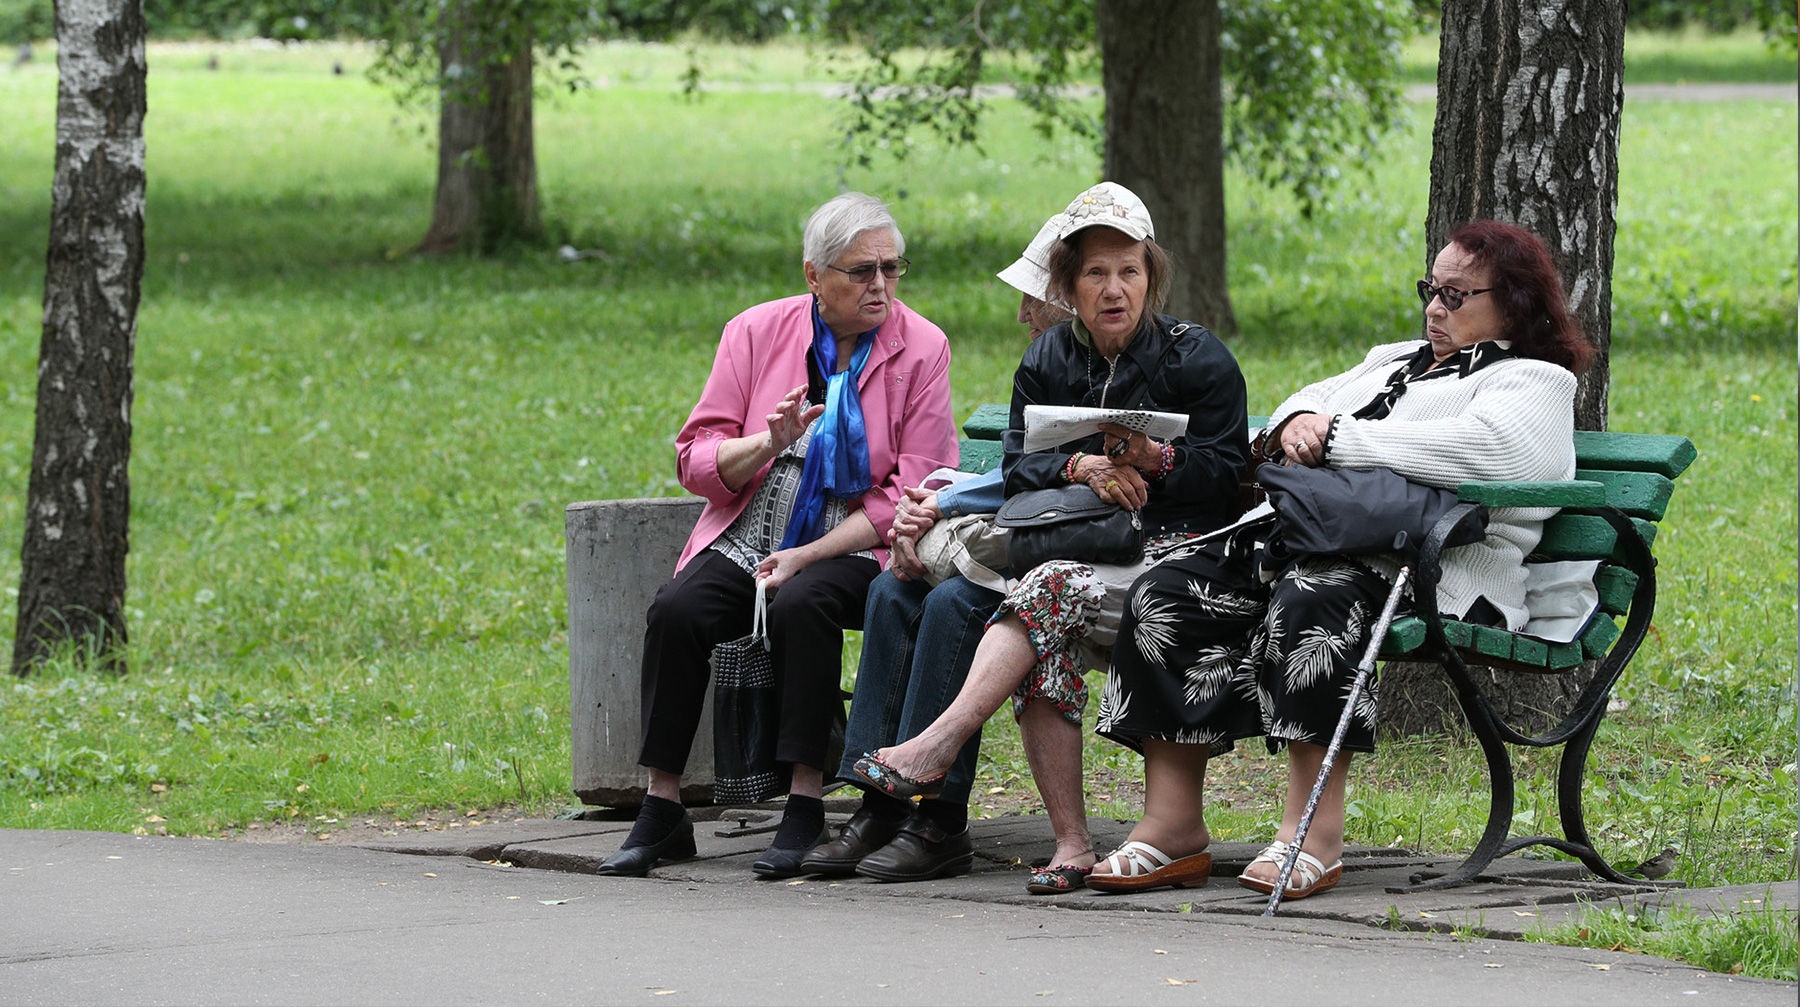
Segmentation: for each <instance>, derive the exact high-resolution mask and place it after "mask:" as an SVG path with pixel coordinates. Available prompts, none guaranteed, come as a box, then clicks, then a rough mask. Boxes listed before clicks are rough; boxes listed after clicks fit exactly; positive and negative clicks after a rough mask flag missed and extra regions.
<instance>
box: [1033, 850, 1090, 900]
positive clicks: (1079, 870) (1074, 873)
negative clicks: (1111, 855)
mask: <svg viewBox="0 0 1800 1007" xmlns="http://www.w3.org/2000/svg"><path fill="white" fill-rule="evenodd" d="M1083 852H1084V853H1092V852H1094V851H1093V850H1085V851H1083ZM1076 855H1077V856H1080V855H1081V854H1076ZM1092 873H1094V868H1093V866H1092V865H1089V866H1087V867H1076V866H1074V865H1073V864H1060V865H1058V866H1056V867H1039V868H1037V869H1036V870H1034V871H1032V872H1031V880H1030V881H1029V882H1027V883H1026V884H1025V890H1026V891H1027V892H1030V893H1031V894H1033V895H1061V894H1063V893H1064V892H1072V891H1074V890H1076V889H1077V888H1081V887H1083V886H1085V885H1086V884H1087V879H1088V875H1090V874H1092Z"/></svg>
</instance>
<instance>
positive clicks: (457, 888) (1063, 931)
mask: <svg viewBox="0 0 1800 1007" xmlns="http://www.w3.org/2000/svg"><path fill="white" fill-rule="evenodd" d="M0 867H3V868H4V877H5V881H4V887H3V888H0V1003H4V1004H8V1005H12V1004H19V1005H27V1004H127V1003H128V1004H345V1003H353V1004H364V1003H367V1004H413V1003H432V1004H465V1003H468V1004H494V1003H498V1004H511V1003H545V1002H548V1003H564V1002H575V1003H650V1004H663V1005H671V1007H672V1005H675V1004H680V1003H705V1004H731V1005H742V1004H811V1003H826V1004H830V1003H869V1004H914V1003H926V1002H930V1003H945V1004H961V1003H969V1004H1007V1003H1029V1004H1040V1005H1041V1004H1045V1003H1052V1004H1053V1003H1059V1002H1060V1003H1084V1004H1085V1003H1096V1004H1115V1003H1117V1004H1140V1003H1156V1004H1218V1003H1232V1004H1248V1003H1257V1004H1263V1003H1266V1004H1357V1003H1371V1004H1383V1005H1402V1004H1442V1003H1446V1002H1455V1003H1458V1004H1562V1003H1582V1004H1596V1005H1607V1004H1619V1005H1632V1007H1638V1005H1651V1004H1743V1005H1756V1004H1781V1005H1783V1007H1790V1005H1792V1004H1793V1003H1794V1002H1795V987H1794V986H1793V985H1792V984H1790V983H1782V982H1775V981H1769V980H1757V979H1744V978H1741V977H1732V976H1725V975H1719V974H1715V973H1707V972H1702V971H1698V970H1696V969H1693V968H1688V967H1684V966H1680V965H1676V964H1674V963H1671V962H1668V961H1664V960H1661V959H1655V958H1647V957H1644V956H1641V955H1630V954H1623V953H1609V952H1602V951H1594V950H1590V949H1581V948H1565V947H1556V946H1551V945H1541V944H1525V943H1519V942H1514V941H1494V940H1484V939H1476V940H1465V941H1459V940H1457V939H1455V938H1453V937H1449V936H1444V935H1438V934H1420V933H1388V932H1384V931H1380V930H1371V929H1369V928H1366V927H1359V926H1351V925H1346V924H1337V923H1332V922H1330V921H1320V920H1286V919H1282V920H1259V919H1255V918H1242V919H1230V918H1219V917H1208V916H1203V915H1185V914H1181V913H1171V912H1160V913H1138V912H1118V911H1074V910H1070V909H1066V908H1063V909H1057V908H1047V907H1033V906H1017V905H992V904H983V903H981V902H972V901H971V902H963V901H957V900H953V899H942V898H907V897H895V895H894V894H892V892H893V888H892V886H882V887H883V889H884V891H882V892H881V893H880V894H876V893H874V892H871V893H869V894H867V895H861V894H857V893H856V891H855V890H854V889H851V888H845V889H840V890H838V891H831V890H829V889H828V888H826V887H824V886H822V885H819V884H816V883H815V884H809V885H792V884H786V883H781V882H776V883H768V884H757V885H732V886H729V887H727V886H722V885H716V884H706V883H701V882H695V881H692V880H685V881H684V880H657V879H647V880H628V879H617V878H600V877H594V876H589V875H580V874H564V873H559V872H554V871H541V870H526V869H520V868H513V867H505V866H500V865H498V864H487V863H482V862H480V861H476V860H472V859H468V858H463V857H422V856H411V855H406V854H399V853H390V852H381V851H375V850H367V849H356V848H348V847H325V846H321V847H302V846H269V845H251V844H244V843H233V842H223V841H216V840H204V839H185V838H166V837H156V836H129V835H123V834H117V833H97V832H32V831H17V830H0Z"/></svg>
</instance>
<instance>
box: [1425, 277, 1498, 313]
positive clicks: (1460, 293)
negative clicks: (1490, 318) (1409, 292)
mask: <svg viewBox="0 0 1800 1007" xmlns="http://www.w3.org/2000/svg"><path fill="white" fill-rule="evenodd" d="M1492 289H1494V288H1493V287H1482V288H1481V289H1480V290H1458V289H1456V288H1455V287H1434V286H1432V285H1431V281H1430V280H1420V281H1419V303H1420V304H1430V303H1431V299H1432V298H1433V297H1439V298H1442V299H1443V301H1444V310H1446V311H1455V310H1456V309H1457V308H1460V307H1462V306H1463V299H1464V298H1466V297H1474V296H1475V295H1476V294H1485V293H1487V292H1488V291H1490V290H1492Z"/></svg>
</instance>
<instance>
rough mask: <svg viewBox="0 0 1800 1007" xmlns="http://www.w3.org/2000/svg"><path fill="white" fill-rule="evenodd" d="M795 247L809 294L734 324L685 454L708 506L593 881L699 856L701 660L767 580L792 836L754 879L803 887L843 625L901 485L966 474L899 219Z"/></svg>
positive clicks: (842, 201)
mask: <svg viewBox="0 0 1800 1007" xmlns="http://www.w3.org/2000/svg"><path fill="white" fill-rule="evenodd" d="M803 240H804V262H803V268H804V271H805V274H806V286H807V289H808V291H809V293H806V294H800V295H797V296H794V297H786V298H782V299H781V300H777V301H770V302H768V303H766V304H759V305H757V306H756V307H753V308H751V309H749V310H748V311H745V312H744V313H743V314H741V315H738V316H737V317H736V318H733V319H732V320H731V321H730V322H728V323H726V325H725V332H724V334H723V335H722V336H721V337H720V339H719V352H718V356H717V358H716V359H715V360H714V362H713V369H712V373H711V375H709V376H708V377H707V380H706V389H705V391H703V392H702V393H701V395H700V402H699V403H698V404H697V405H696V406H694V411H693V413H692V415H690V416H689V417H688V421H687V423H686V424H685V425H684V426H683V427H682V428H681V433H680V435H679V436H678V437H677V438H676V440H675V446H676V469H677V473H678V475H679V477H680V479H681V485H683V486H685V487H686V488H687V489H688V490H689V491H691V492H693V493H697V494H699V495H700V496H703V497H705V498H706V507H705V509H704V510H703V511H702V512H701V515H700V520H699V523H698V524H696V525H695V526H694V532H693V534H692V535H691V536H689V538H688V541H687V547H686V548H685V549H683V550H682V553H681V559H680V561H679V562H678V563H677V565H676V572H675V577H674V579H673V580H671V581H669V582H668V583H667V584H665V585H664V586H663V587H662V588H661V589H660V590H659V591H657V594H656V600H655V601H654V602H653V603H652V604H651V606H650V613H649V616H648V618H647V622H648V629H647V630H646V632H645V634H644V665H643V678H642V682H643V685H642V688H643V731H642V737H643V744H642V748H641V749H640V750H639V754H638V763H639V764H640V765H642V766H644V767H645V768H646V769H647V770H648V771H649V785H648V787H647V791H648V792H647V795H646V796H645V798H644V805H643V807H642V809H640V811H639V812H638V817H637V821H636V823H635V824H634V825H633V826H632V829H631V834H630V835H629V836H628V837H627V838H626V840H625V843H624V845H623V846H622V847H621V848H620V850H619V851H618V852H617V853H614V854H613V855H612V856H611V857H609V858H608V859H607V860H606V862H605V863H604V864H602V865H601V867H600V869H599V873H601V874H618V875H630V876H641V875H643V874H644V873H645V872H647V871H648V870H649V869H650V868H651V867H652V866H654V865H655V864H656V863H657V861H659V860H673V859H679V858H682V857H689V856H693V854H694V825H693V821H692V819H690V818H689V817H688V814H687V810H686V809H685V808H683V807H682V805H681V776H682V773H683V772H684V771H685V770H686V767H687V759H688V750H689V748H690V746H691V745H692V743H693V739H694V731H695V730H696V728H697V727H698V726H699V721H700V710H701V705H702V703H703V702H704V700H705V697H706V687H707V678H708V672H709V667H708V663H707V662H708V657H709V655H710V654H711V652H712V649H713V647H714V646H716V645H717V644H719V643H721V642H723V641H726V640H731V639H735V638H737V637H741V636H743V635H745V634H746V633H749V632H750V630H751V619H752V609H753V603H754V599H755V595H756V589H757V584H758V582H762V583H763V584H766V585H767V588H768V589H769V590H770V598H769V605H768V638H769V641H770V644H771V653H770V658H771V663H772V665H773V667H774V670H775V674H776V675H777V677H778V678H779V679H780V681H781V684H782V690H781V691H782V707H781V720H780V728H779V739H778V741H777V745H776V758H777V760H779V761H780V762H783V763H786V764H788V765H789V766H791V768H792V774H791V782H790V784H789V786H790V793H789V797H788V802H787V810H786V813H785V815H784V817H783V819H782V824H781V827H780V829H779V830H778V831H777V832H776V834H775V840H774V843H773V844H772V845H771V847H770V849H769V851H768V852H767V853H765V854H764V855H763V857H762V859H760V860H758V861H757V862H756V863H755V865H754V866H753V868H752V869H753V870H755V871H756V873H757V874H759V875H762V876H764V877H772V878H778V877H791V876H794V875H796V874H798V873H800V861H801V858H803V857H804V856H805V855H806V853H807V851H808V850H810V849H812V847H813V846H815V845H817V844H818V843H819V842H820V841H821V840H822V839H823V836H824V829H825V811H824V806H823V804H822V803H821V801H820V798H821V795H822V783H823V767H824V763H825V759H826V745H827V743H828V738H829V734H830V725H831V718H832V710H831V707H832V704H834V703H838V702H840V699H839V694H838V673H839V666H840V660H841V651H842V649H843V630H845V629H860V628H861V626H862V616H863V605H864V599H865V597H866V595H867V593H868V587H869V582H870V581H871V580H873V579H874V577H875V575H876V574H878V573H880V572H881V569H882V567H883V565H884V564H885V563H886V560H887V550H886V549H885V548H883V547H882V543H883V542H885V541H886V536H887V531H888V528H889V527H890V526H891V525H892V524H893V520H894V508H895V505H896V504H897V503H898V502H899V500H900V499H901V497H902V495H903V493H904V487H906V486H917V485H919V484H920V483H922V482H923V481H924V478H925V476H926V475H927V474H928V473H930V472H931V471H932V470H934V469H936V468H938V467H940V466H945V465H948V466H954V465H955V464H956V461H957V449H956V429H955V425H954V423H953V421H952V419H951V416H950V380H949V368H950V347H949V343H948V341H946V340H945V338H944V333H943V331H942V330H940V329H939V328H938V327H937V326H936V325H933V324H932V323H931V322H928V321H926V320H925V319H924V318H922V317H920V316H919V315H918V314H916V313H915V312H913V311H912V310H910V309H909V308H907V307H906V305H904V304H902V303H900V301H899V300H898V299H897V298H896V297H895V292H896V290H897V289H898V287H899V280H900V277H902V276H904V275H905V274H906V267H907V260H906V258H905V256H904V254H903V253H904V252H905V251H906V239H905V238H903V237H902V236H901V234H900V228H899V225H897V224H896V223H895V222H894V218H893V215H892V214H891V213H889V211H888V208H887V207H886V206H885V205H883V204H882V202H881V201H880V200H878V199H875V198H874V197H872V196H868V195H865V194H863V193H860V192H848V193H845V194H843V195H841V196H838V197H837V198H835V199H833V200H831V201H830V202H827V203H826V204H825V205H823V206H821V207H819V208H818V209H817V210H815V211H814V212H813V214H812V216H811V217H810V218H809V219H808V220H807V222H806V229H805V234H804V239H803ZM777 588H779V591H775V590H774V589H777Z"/></svg>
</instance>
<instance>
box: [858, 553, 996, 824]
mask: <svg viewBox="0 0 1800 1007" xmlns="http://www.w3.org/2000/svg"><path fill="white" fill-rule="evenodd" d="M1001 598H1002V595H1000V594H999V593H997V592H994V591H989V590H988V589H987V588H984V587H980V586H978V585H976V584H971V583H969V582H968V581H967V580H965V579H963V578H962V577H954V578H951V579H950V580H947V581H945V582H944V583H942V584H939V585H938V586H937V587H935V588H932V587H928V586H927V585H926V584H925V583H924V582H922V581H917V580H901V579H899V578H898V577H895V576H894V575H893V574H891V573H883V574H881V575H880V576H878V577H876V578H875V580H874V581H872V582H871V583H870V584H869V602H868V606H867V608H865V609H864V610H863V651H862V663H861V665H859V666H858V667H857V671H856V695H855V697H854V698H853V699H851V700H850V721H849V724H848V726H847V727H845V729H844V762H843V764H842V765H841V766H839V767H838V778H839V779H841V780H845V781H849V782H856V781H857V777H856V776H855V774H853V773H852V772H851V767H852V766H854V765H855V763H856V760H857V758H858V757H860V756H861V755H863V753H865V752H873V751H875V750H876V749H878V748H884V747H886V746H888V745H895V744H898V743H900V742H902V741H905V740H907V739H908V738H911V737H913V736H915V735H917V734H919V733H920V732H921V731H923V730H925V728H927V727H929V726H930V725H931V722H932V721H934V720H936V719H937V718H938V715H939V714H941V713H943V712H944V710H945V708H946V707H948V706H949V705H950V703H951V701H952V700H954V699H955V698H956V694H957V693H958V692H959V691H961V690H962V684H963V679H964V678H967V677H968V674H969V666H970V665H972V664H974V663H975V648H976V646H977V645H979V644H980V643H981V635H982V633H983V632H985V631H986V628H987V621H988V617H989V616H991V615H993V614H994V609H995V608H996V607H998V606H999V604H1000V600H1001ZM980 751H981V732H980V731H977V732H975V735H974V736H973V737H971V738H970V739H969V740H968V742H967V743H966V744H964V745H963V747H962V751H961V752H959V753H957V756H956V762H955V763H954V764H953V765H952V766H951V767H950V770H949V773H948V775H947V776H946V778H945V780H944V793H943V798H942V799H943V800H944V801H947V802H952V803H958V802H960V803H962V804H965V805H966V804H967V803H968V801H969V790H970V788H972V787H973V786H974V783H975V759H976V756H977V755H978V754H979V753H980Z"/></svg>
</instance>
